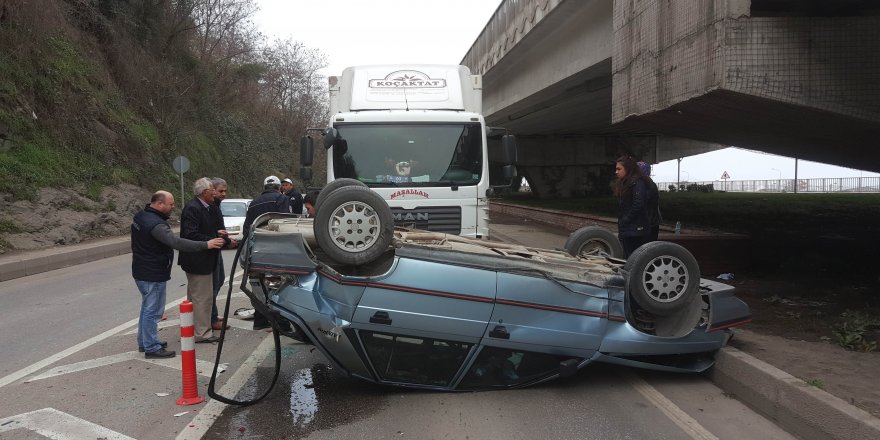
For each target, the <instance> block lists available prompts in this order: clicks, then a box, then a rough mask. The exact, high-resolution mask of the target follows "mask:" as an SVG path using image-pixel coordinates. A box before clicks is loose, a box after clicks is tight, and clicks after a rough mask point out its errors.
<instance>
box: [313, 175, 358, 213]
mask: <svg viewBox="0 0 880 440" xmlns="http://www.w3.org/2000/svg"><path fill="white" fill-rule="evenodd" d="M344 186H360V187H364V188H367V184H366V183H364V182H361V181H360V180H357V179H344V178H343V179H336V180H334V181H332V182H330V183H328V184H326V185H324V187H323V188H321V192H319V193H318V199H317V200H315V211H316V212H320V211H319V210H318V208H320V207H321V204H323V203H324V200H325V199H327V196H329V195H330V193H332V192H333V191H336V190H337V189H339V188H342V187H344Z"/></svg>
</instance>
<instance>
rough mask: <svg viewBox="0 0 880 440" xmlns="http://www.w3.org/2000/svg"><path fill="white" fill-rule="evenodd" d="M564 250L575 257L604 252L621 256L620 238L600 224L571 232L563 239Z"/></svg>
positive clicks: (616, 256)
mask: <svg viewBox="0 0 880 440" xmlns="http://www.w3.org/2000/svg"><path fill="white" fill-rule="evenodd" d="M565 250H566V252H568V253H569V254H571V255H573V256H575V257H580V256H584V255H596V254H598V253H599V252H604V253H606V254H608V255H609V256H611V257H614V258H623V246H621V245H620V240H618V239H617V236H616V235H614V233H613V232H611V231H609V230H607V229H605V228H603V227H601V226H585V227H583V228H580V229H578V230H577V231H574V232H572V233H571V235H569V236H568V240H566V241H565Z"/></svg>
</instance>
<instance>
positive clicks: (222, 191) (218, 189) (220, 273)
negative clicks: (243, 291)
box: [211, 177, 238, 330]
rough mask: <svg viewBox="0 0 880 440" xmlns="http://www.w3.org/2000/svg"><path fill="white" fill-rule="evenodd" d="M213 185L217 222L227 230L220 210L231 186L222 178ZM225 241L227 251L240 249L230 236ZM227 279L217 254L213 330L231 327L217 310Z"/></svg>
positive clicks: (216, 178)
mask: <svg viewBox="0 0 880 440" xmlns="http://www.w3.org/2000/svg"><path fill="white" fill-rule="evenodd" d="M211 185H213V186H214V207H215V208H216V209H215V210H214V213H215V214H216V215H217V222H218V223H219V225H220V229H221V230H224V231H225V230H226V222H225V221H224V220H223V211H222V210H221V209H220V204H221V203H222V202H223V200H224V199H225V198H226V192H227V191H228V190H229V186H228V185H227V183H226V180H224V179H222V178H220V177H214V178H212V179H211ZM223 239H225V240H226V245H225V246H224V248H225V249H235V248H236V247H238V242H236V241H235V240H233V239H231V238H229V235H225V236H224V237H223ZM225 278H226V269H225V268H224V267H223V253H222V252H221V253H218V254H217V266H216V267H215V268H214V275H213V283H212V290H213V292H214V295H213V296H214V299H212V300H211V329H212V330H223V327H224V326H225V327H226V328H227V329H228V328H229V325H228V324H226V321H224V320H223V318H221V317H220V313H219V311H218V310H217V295H218V294H219V293H220V288H222V287H223V283H224V281H225Z"/></svg>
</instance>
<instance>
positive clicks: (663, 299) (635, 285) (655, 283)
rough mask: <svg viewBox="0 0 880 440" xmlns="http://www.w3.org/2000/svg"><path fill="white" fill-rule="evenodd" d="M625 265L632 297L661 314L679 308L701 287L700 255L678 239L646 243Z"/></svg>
mask: <svg viewBox="0 0 880 440" xmlns="http://www.w3.org/2000/svg"><path fill="white" fill-rule="evenodd" d="M623 268H624V271H625V272H626V285H627V290H628V292H629V294H630V295H631V297H632V299H634V300H635V301H636V303H638V305H639V306H641V307H642V308H643V309H645V310H646V311H647V312H649V313H653V314H655V315H658V316H668V315H671V314H673V313H675V312H677V311H679V310H680V309H681V308H683V307H685V306H687V305H688V304H689V303H691V301H692V300H693V299H694V298H695V297H696V296H697V295H698V294H699V291H700V266H699V265H698V264H697V260H696V258H694V256H693V255H692V254H691V253H690V252H689V251H688V250H687V249H685V248H683V247H681V246H679V245H677V244H675V243H669V242H665V241H653V242H650V243H646V244H644V245H642V246H641V247H639V248H638V249H636V250H635V251H634V252H633V253H632V255H630V256H629V259H627V260H626V264H625V265H624V266H623Z"/></svg>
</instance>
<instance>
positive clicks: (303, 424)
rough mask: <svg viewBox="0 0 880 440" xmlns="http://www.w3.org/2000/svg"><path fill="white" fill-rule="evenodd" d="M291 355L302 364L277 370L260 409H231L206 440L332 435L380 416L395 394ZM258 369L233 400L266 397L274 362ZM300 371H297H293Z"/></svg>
mask: <svg viewBox="0 0 880 440" xmlns="http://www.w3.org/2000/svg"><path fill="white" fill-rule="evenodd" d="M303 349H304V347H302V348H300V347H297V348H296V349H294V350H292V351H299V353H295V354H294V353H292V352H291V351H288V354H292V355H293V356H294V357H296V356H301V357H302V358H305V359H300V360H299V361H297V362H295V364H296V365H294V362H290V361H289V360H285V361H283V362H282V364H281V369H282V371H281V373H280V375H279V377H278V383H277V384H276V385H275V389H273V390H272V392H271V393H270V394H269V396H268V397H266V399H265V400H263V401H262V402H260V403H257V404H255V405H252V406H247V407H234V406H231V407H229V408H228V409H226V410H225V411H224V412H223V415H222V416H221V417H220V418H219V419H217V421H216V422H215V423H214V425H213V426H212V427H211V429H210V430H209V431H208V433H207V435H206V438H230V439H244V438H302V437H306V436H307V435H308V434H309V433H311V432H314V431H320V430H326V429H331V428H334V427H336V426H341V425H345V424H349V423H352V422H355V421H357V420H360V419H363V418H366V417H369V416H371V415H372V414H375V413H377V412H379V411H380V410H381V409H382V408H383V407H384V406H385V405H386V400H387V398H388V396H389V395H390V394H389V393H391V392H393V391H394V390H393V389H389V388H387V387H382V386H378V385H374V384H371V383H368V382H365V381H362V380H358V379H349V378H346V377H343V376H341V375H339V374H337V373H336V372H335V371H334V369H333V368H332V367H331V366H330V365H327V364H324V363H313V364H312V365H311V366H310V367H308V368H302V366H303V365H309V362H304V360H313V361H315V362H326V360H324V359H323V357H322V356H320V355H319V354H305V353H303V351H300V350H303ZM269 365H270V366H269V367H260V368H258V369H257V372H256V373H255V374H254V376H253V377H251V378H250V379H249V380H248V382H247V383H246V384H245V386H244V387H243V388H242V390H241V391H240V392H239V394H238V395H237V396H236V400H245V399H253V398H255V397H257V396H258V395H259V394H262V393H264V392H265V390H266V388H267V387H268V386H269V384H270V383H271V380H272V375H273V373H274V362H270V363H269ZM297 366H299V367H300V368H299V369H294V368H296V367H297Z"/></svg>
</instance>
